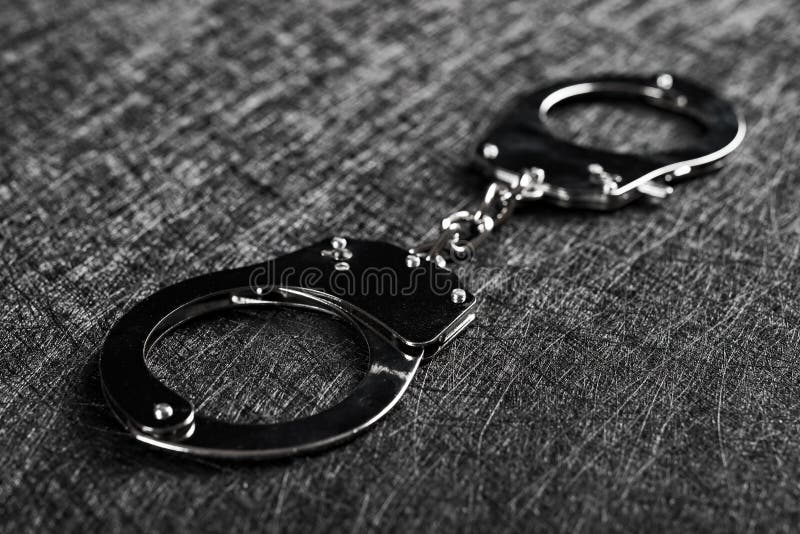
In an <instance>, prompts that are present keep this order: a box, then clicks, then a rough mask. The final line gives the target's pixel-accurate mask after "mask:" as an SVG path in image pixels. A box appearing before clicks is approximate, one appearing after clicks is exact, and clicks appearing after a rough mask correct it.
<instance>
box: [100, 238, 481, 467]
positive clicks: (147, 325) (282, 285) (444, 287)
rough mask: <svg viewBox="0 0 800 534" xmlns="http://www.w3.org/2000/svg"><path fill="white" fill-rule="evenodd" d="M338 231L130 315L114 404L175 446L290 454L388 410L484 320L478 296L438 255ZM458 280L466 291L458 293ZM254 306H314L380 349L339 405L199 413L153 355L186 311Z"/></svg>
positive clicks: (184, 287) (107, 357)
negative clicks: (247, 415) (291, 412)
mask: <svg viewBox="0 0 800 534" xmlns="http://www.w3.org/2000/svg"><path fill="white" fill-rule="evenodd" d="M339 239H340V238H339ZM331 242H334V243H337V241H336V240H335V239H334V240H333V241H323V242H320V243H318V244H316V245H313V246H311V247H307V248H304V249H301V250H298V251H296V252H294V253H291V254H288V255H286V256H282V257H280V258H276V259H275V260H271V261H269V262H266V263H264V264H260V265H256V266H252V267H244V268H240V269H234V270H228V271H221V272H217V273H212V274H208V275H204V276H199V277H196V278H192V279H189V280H186V281H183V282H179V283H177V284H175V285H172V286H169V287H167V288H164V289H161V290H160V291H157V292H156V293H154V294H153V295H151V296H150V297H148V298H146V299H145V300H143V301H142V302H140V303H139V304H137V305H136V306H134V308H132V309H131V310H130V311H129V312H127V313H126V314H125V315H123V316H122V318H120V319H119V321H118V322H117V323H116V324H115V325H114V327H113V328H112V329H111V331H110V332H109V335H108V337H107V339H106V342H105V345H104V346H103V350H102V353H101V356H100V376H101V382H102V387H103V392H104V394H105V396H106V399H107V401H108V403H109V405H110V406H111V408H112V410H113V411H114V413H115V414H116V415H117V416H118V418H119V419H120V420H121V421H122V422H123V423H124V424H125V425H126V426H127V427H128V428H129V430H130V431H131V432H132V433H133V434H134V436H135V437H136V438H137V439H139V440H140V441H143V442H145V443H148V444H150V445H153V446H156V447H160V448H164V449H169V450H173V451H178V452H185V453H192V454H198V455H206V456H216V457H225V458H269V457H281V456H288V455H292V454H297V453H302V452H310V451H314V450H318V449H321V448H324V447H327V446H330V445H333V444H335V443H338V442H341V441H343V440H346V439H348V438H351V437H353V436H355V435H356V434H358V433H359V432H361V431H362V430H364V429H366V428H367V427H369V426H370V425H372V424H373V423H375V422H376V421H377V420H378V419H380V418H381V417H382V416H383V415H384V414H385V413H386V412H388V411H389V410H390V409H391V408H392V406H394V404H396V403H397V401H398V400H399V399H400V397H401V396H402V394H403V393H404V391H405V390H406V388H407V387H408V384H409V383H410V381H411V379H412V378H413V376H414V373H415V372H416V370H417V368H418V366H419V364H420V361H421V360H422V358H423V356H429V355H431V354H432V353H435V352H436V351H437V350H438V349H439V348H441V347H442V346H443V345H445V344H446V343H447V342H449V341H450V340H451V339H452V338H453V337H454V336H455V335H456V334H457V333H458V332H460V331H461V330H462V329H463V328H465V327H466V326H467V325H468V324H469V323H470V322H471V321H472V320H473V319H474V314H473V313H472V311H471V310H472V307H473V306H474V303H475V298H474V296H473V295H471V294H469V293H468V292H466V290H465V289H464V288H463V287H461V284H460V282H459V281H458V279H457V277H456V276H455V275H454V274H453V273H451V272H449V271H447V270H444V269H440V268H438V267H436V266H435V265H433V264H432V263H429V262H423V263H421V264H420V265H417V266H414V267H413V268H411V267H408V266H407V265H406V262H405V259H406V257H407V251H405V250H403V249H400V248H398V247H395V246H393V245H389V244H386V243H381V242H374V241H349V242H348V243H347V245H346V248H332V247H331V246H330V243H331ZM342 242H344V240H341V241H339V242H338V243H342ZM343 264H344V265H346V269H345V268H343ZM454 290H458V291H460V292H461V294H463V295H464V298H463V299H459V302H454V299H452V298H451V295H452V294H453V291H454ZM242 306H289V307H301V308H309V309H313V310H318V311H322V312H325V313H329V314H332V315H334V316H337V317H339V318H341V319H343V320H345V321H347V322H349V323H350V324H351V325H353V327H354V328H355V329H356V330H357V331H358V332H359V333H360V335H361V336H362V338H363V340H364V341H365V342H366V343H367V346H368V348H369V357H370V367H369V370H368V371H367V373H366V376H365V377H364V378H363V380H362V381H361V382H360V383H359V384H358V386H356V388H355V389H354V390H353V391H352V392H351V393H350V394H349V395H348V396H347V397H346V398H345V399H344V400H343V401H341V402H340V403H339V404H336V405H335V406H333V407H331V408H328V409H326V410H324V411H322V412H319V413H317V414H314V415H311V416H308V417H305V418H301V419H296V420H293V421H287V422H280V423H274V424H233V423H227V422H223V421H218V420H215V419H212V418H209V417H204V416H199V415H198V414H196V413H195V410H194V408H193V406H192V405H191V403H190V402H189V401H188V400H186V399H184V398H183V397H181V396H180V395H178V394H177V393H176V392H174V391H173V390H171V389H169V388H167V387H166V386H165V385H164V384H162V383H161V382H160V381H159V380H158V379H156V378H155V377H154V376H153V375H152V374H151V373H150V371H149V370H148V369H147V366H146V364H145V355H146V353H147V351H148V350H149V349H150V348H152V346H153V345H154V344H155V343H156V342H157V341H158V339H159V338H160V337H161V336H163V335H165V334H166V333H168V332H169V331H170V330H172V329H173V328H175V327H177V326H178V325H180V324H182V323H183V322H185V321H188V320H190V319H193V318H196V317H198V316H201V315H205V314H208V313H211V312H214V311H219V310H224V309H230V308H238V307H242Z"/></svg>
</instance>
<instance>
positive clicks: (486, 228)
mask: <svg viewBox="0 0 800 534" xmlns="http://www.w3.org/2000/svg"><path fill="white" fill-rule="evenodd" d="M543 183H544V171H543V170H542V169H539V168H538V167H533V168H531V169H528V170H526V171H525V172H524V173H523V174H522V175H521V176H519V177H517V178H516V180H515V181H514V182H513V183H511V184H509V183H506V182H504V181H502V182H501V181H499V180H498V181H495V182H492V184H491V185H490V186H489V187H488V188H487V189H486V192H485V193H484V195H483V201H482V202H481V205H480V207H479V208H478V209H477V210H475V211H467V210H461V211H455V212H453V213H451V214H450V215H448V216H446V217H444V218H443V219H442V223H441V230H440V231H439V235H438V236H437V237H436V238H435V239H432V240H428V241H425V242H423V243H420V244H419V245H417V246H416V247H414V248H412V249H410V250H409V254H410V258H412V259H413V257H417V258H418V259H421V260H426V261H431V262H434V263H435V264H436V265H438V266H439V267H443V268H445V267H447V264H448V263H449V262H453V261H455V262H464V261H467V260H469V259H470V258H471V257H472V256H473V254H474V251H475V248H476V247H477V246H478V245H480V244H481V243H482V242H483V241H484V240H485V239H486V237H487V236H488V235H489V234H490V233H491V232H492V231H493V230H494V229H495V228H497V227H498V226H500V225H501V224H503V223H504V222H505V221H506V220H508V218H509V217H510V216H511V214H512V213H513V212H514V208H515V207H516V205H517V202H518V201H519V200H520V199H521V198H522V197H523V196H525V198H536V197H539V196H541V195H542V189H543V188H542V184H543ZM416 261H418V260H416Z"/></svg>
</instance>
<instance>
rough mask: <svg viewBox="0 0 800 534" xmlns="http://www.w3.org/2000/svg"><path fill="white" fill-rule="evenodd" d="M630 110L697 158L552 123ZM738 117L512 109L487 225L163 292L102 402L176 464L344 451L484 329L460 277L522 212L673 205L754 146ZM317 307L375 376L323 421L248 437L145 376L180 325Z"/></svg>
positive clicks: (494, 142) (493, 131) (146, 303)
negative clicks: (668, 127)
mask: <svg viewBox="0 0 800 534" xmlns="http://www.w3.org/2000/svg"><path fill="white" fill-rule="evenodd" d="M577 99H582V100H598V99H612V100H619V99H628V100H630V99H633V100H638V101H640V102H643V103H645V104H647V105H651V106H655V107H657V108H661V109H664V110H667V111H669V112H674V113H677V114H680V115H683V116H685V117H688V118H690V119H692V120H693V121H694V122H696V123H697V124H698V125H700V126H701V127H702V133H701V135H700V138H699V140H697V141H696V142H695V143H693V145H692V146H687V147H684V148H681V149H676V150H669V151H665V152H659V153H654V154H647V155H634V154H627V153H617V152H613V151H609V150H598V149H595V148H588V147H584V146H579V145H577V144H575V143H572V142H569V141H567V140H564V139H561V138H559V137H556V136H555V135H553V134H552V133H551V132H550V131H549V129H548V127H547V116H548V113H549V112H550V110H551V109H553V107H554V106H556V105H559V104H560V103H563V102H565V101H574V100H577ZM744 134H745V124H744V120H743V118H742V116H741V115H739V114H738V113H737V111H736V110H735V109H734V107H733V106H732V105H731V104H730V103H729V102H727V101H725V100H723V99H721V98H719V97H717V96H715V95H714V93H713V92H711V91H710V90H708V89H706V88H704V87H702V86H699V85H697V84H695V83H693V82H690V81H688V80H686V79H683V78H678V77H673V76H671V75H669V74H659V75H654V76H647V77H633V76H600V77H593V78H587V79H579V80H567V81H561V82H558V83H555V84H553V85H550V86H548V87H545V88H542V89H539V90H536V91H534V92H532V93H527V94H523V95H521V96H519V97H518V98H516V99H515V100H514V101H513V102H512V104H511V105H510V106H509V107H508V109H507V110H506V112H505V113H504V114H503V116H502V118H501V119H500V120H499V121H498V122H497V123H495V125H494V126H492V127H491V128H490V129H489V130H488V132H487V133H486V134H485V135H484V136H483V138H482V139H481V140H480V141H479V143H478V144H477V145H476V149H475V151H474V158H475V161H476V163H477V164H478V166H479V167H480V168H482V169H483V170H484V171H485V173H486V175H487V176H488V177H489V178H490V179H491V185H490V186H489V187H488V189H487V191H486V194H485V195H484V199H483V202H482V203H481V205H480V207H479V208H478V209H477V210H475V211H458V212H455V213H453V214H451V215H449V216H447V217H445V218H444V219H443V220H442V225H441V229H440V230H439V231H438V234H437V236H436V237H435V238H434V239H431V240H429V241H427V242H425V243H422V244H420V245H418V246H416V247H414V248H411V249H408V248H402V247H398V246H395V245H393V244H389V243H384V242H379V241H366V240H358V239H350V238H345V237H341V236H335V237H332V238H331V239H326V240H324V241H321V242H319V243H316V244H314V245H311V246H309V247H306V248H302V249H300V250H297V251H295V252H292V253H291V254H287V255H284V256H280V257H277V258H274V259H272V260H269V261H267V262H265V263H262V264H258V265H251V266H248V267H242V268H238V269H232V270H225V271H219V272H214V273H210V274H206V275H202V276H198V277H195V278H190V279H188V280H184V281H182V282H179V283H177V284H174V285H171V286H169V287H165V288H163V289H161V290H159V291H157V292H155V293H153V294H152V295H150V296H149V297H147V298H145V299H144V300H143V301H141V302H139V303H138V304H136V305H135V306H134V307H133V308H132V309H131V310H129V311H128V312H127V313H125V314H124V315H123V316H122V317H121V318H120V319H119V320H118V321H117V322H116V324H115V325H114V326H113V328H112V329H111V331H110V332H109V334H108V337H107V338H106V341H105V344H104V346H103V349H102V353H101V355H100V378H101V382H102V388H103V393H104V395H105V398H106V400H107V402H108V404H109V406H110V407H111V410H112V411H113V412H114V414H115V415H116V416H117V418H118V419H119V420H120V421H121V422H122V423H123V425H125V427H126V428H127V429H128V430H129V431H130V432H131V433H132V434H133V436H134V437H135V438H136V439H137V440H139V441H141V442H144V443H146V444H149V445H152V446H154V447H158V448H161V449H167V450H170V451H175V452H179V453H186V454H192V455H200V456H211V457H219V458H278V457H286V456H291V455H296V454H303V453H309V452H313V451H317V450H320V449H324V448H327V447H331V446H333V445H336V444H339V443H342V442H344V441H346V440H349V439H351V438H353V437H354V436H356V435H357V434H360V433H362V432H363V431H365V430H366V429H367V428H369V427H371V426H372V425H373V424H375V423H376V422H377V421H378V420H380V419H381V418H382V417H383V416H384V415H386V413H388V412H389V410H391V409H392V407H394V405H395V404H397V402H398V401H399V400H400V398H401V397H402V396H403V393H404V392H405V391H406V389H407V388H408V386H409V384H410V382H411V380H412V379H413V378H414V374H415V373H416V372H417V369H418V368H419V366H420V363H421V362H422V361H423V360H424V359H426V358H430V357H431V356H433V355H435V354H436V353H438V352H439V351H440V350H441V349H442V348H443V347H445V346H447V344H448V343H450V342H451V341H452V340H453V339H454V338H455V337H456V336H458V335H459V334H460V333H461V332H462V331H464V329H465V328H467V327H468V326H469V324H470V323H471V322H472V321H473V320H474V319H475V316H476V312H475V305H476V299H475V296H474V295H473V294H472V293H470V292H469V290H468V289H467V288H466V287H464V285H463V284H462V282H461V281H460V280H459V279H458V277H457V275H456V274H455V272H454V271H453V270H452V269H451V268H449V267H450V266H451V265H452V264H453V262H458V261H459V258H462V259H463V258H464V257H467V256H469V254H470V252H471V250H472V249H474V247H475V246H477V245H478V244H479V243H480V242H481V241H482V240H483V239H485V238H486V237H487V236H488V235H490V234H491V232H492V230H493V229H494V228H496V227H497V226H499V225H500V224H501V223H502V222H503V221H505V220H506V219H507V218H508V217H509V216H510V215H511V213H512V212H513V210H514V207H515V206H516V205H517V204H520V203H526V202H534V201H535V202H541V201H547V202H550V203H553V204H556V205H558V206H563V207H569V208H573V207H577V208H588V209H593V210H601V211H606V210H614V209H617V208H620V207H622V206H625V205H627V204H629V203H631V202H634V201H637V200H639V199H642V198H643V197H645V198H653V199H662V198H664V197H666V196H668V195H669V194H670V193H671V192H672V185H673V184H674V183H675V182H677V181H680V180H683V179H686V178H689V177H693V176H697V175H699V174H702V173H707V172H710V171H714V170H717V169H718V168H720V166H721V163H722V160H723V158H725V157H726V156H727V155H728V154H730V153H731V152H732V151H733V150H734V149H735V148H736V147H737V146H738V145H739V144H740V143H741V142H742V139H743V138H744ZM262 306H278V307H293V308H302V309H310V310H315V311H319V312H323V313H326V314H329V315H332V316H335V317H337V318H340V319H342V320H344V321H346V322H347V323H349V324H351V325H352V326H353V327H354V329H355V331H356V332H357V333H358V335H359V336H360V337H361V338H362V340H363V342H364V343H366V345H367V347H368V349H369V358H370V365H369V370H368V371H367V372H366V375H365V376H364V377H363V379H362V380H361V381H360V383H359V384H358V385H357V386H356V387H355V389H354V390H353V391H352V392H351V393H350V394H349V395H348V396H347V397H346V398H345V399H344V400H342V401H341V402H339V403H338V404H336V405H334V406H332V407H330V408H327V409H325V410H324V411H321V412H319V413H316V414H313V415H310V416H308V417H303V418H300V419H295V420H292V421H286V422H278V423H273V424H236V423H230V422H225V421H221V420H218V419H215V418H211V417H206V416H203V415H201V414H198V413H197V411H196V409H195V407H194V406H193V405H192V403H191V402H189V401H188V400H187V399H185V398H183V397H182V396H180V395H179V394H178V393H176V392H175V391H173V390H172V389H170V388H168V387H166V386H165V385H164V384H163V383H162V382H160V381H159V380H158V379H157V378H156V377H154V376H153V375H152V374H151V373H150V371H149V370H148V368H147V365H146V363H145V356H146V354H147V352H148V351H149V350H150V349H151V348H152V347H153V346H154V345H155V344H156V343H157V342H158V340H159V339H160V338H161V337H162V336H164V335H165V334H167V333H168V332H170V331H171V330H172V329H174V328H175V327H177V326H178V325H180V324H183V323H185V322H186V321H189V320H191V319H194V318H197V317H199V316H203V315H206V314H209V313H212V312H218V311H221V310H229V309H238V308H243V307H262Z"/></svg>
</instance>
